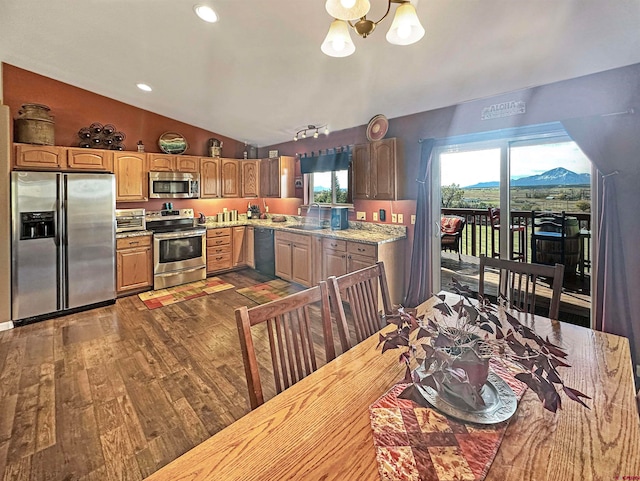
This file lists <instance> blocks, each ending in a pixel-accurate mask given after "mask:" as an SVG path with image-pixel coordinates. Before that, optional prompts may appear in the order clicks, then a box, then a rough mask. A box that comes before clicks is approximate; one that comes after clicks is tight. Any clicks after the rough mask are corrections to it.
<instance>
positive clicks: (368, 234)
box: [116, 216, 407, 245]
mask: <svg viewBox="0 0 640 481" xmlns="http://www.w3.org/2000/svg"><path fill="white" fill-rule="evenodd" d="M286 219H287V220H286V221H285V222H274V221H273V220H271V219H247V218H246V216H241V217H240V219H238V220H237V221H233V222H214V221H212V220H211V219H207V222H206V223H205V224H197V225H198V227H206V228H207V229H219V228H222V227H239V226H253V227H268V228H270V229H275V230H282V231H285V232H292V233H295V234H308V235H314V236H320V237H328V238H331V239H343V240H348V241H353V242H361V243H363V244H376V245H377V244H384V243H386V242H395V241H398V240H401V239H406V237H407V228H406V226H403V225H389V224H374V223H372V222H357V221H356V222H354V221H350V222H349V229H345V230H331V228H330V227H329V226H328V224H327V223H323V225H326V226H327V227H326V228H325V229H319V230H303V229H292V228H291V227H292V226H295V225H300V224H302V223H304V219H305V218H304V217H297V216H286ZM310 224H313V222H310ZM151 234H153V232H151V231H146V230H145V231H130V232H120V233H118V234H116V238H117V239H121V238H127V237H136V236H142V235H151Z"/></svg>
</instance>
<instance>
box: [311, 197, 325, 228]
mask: <svg viewBox="0 0 640 481" xmlns="http://www.w3.org/2000/svg"><path fill="white" fill-rule="evenodd" d="M314 205H315V206H317V207H318V227H321V226H322V220H321V214H322V212H321V211H320V204H318V203H317V202H314V203H313V204H309V207H307V217H308V216H309V211H311V207H313V206H314Z"/></svg>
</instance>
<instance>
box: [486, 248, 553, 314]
mask: <svg viewBox="0 0 640 481" xmlns="http://www.w3.org/2000/svg"><path fill="white" fill-rule="evenodd" d="M487 267H489V268H494V269H497V270H498V272H499V278H498V298H503V299H505V300H506V302H507V303H508V306H509V307H510V308H515V309H516V310H518V311H521V312H526V313H529V314H535V309H536V300H537V298H538V297H539V296H538V295H537V292H536V288H537V287H539V284H538V280H539V279H540V278H545V279H547V280H548V282H550V283H551V290H552V294H551V301H550V303H549V314H548V317H549V318H550V319H558V313H559V312H560V295H561V294H562V281H563V280H564V266H563V265H562V264H556V265H555V266H548V265H543V264H530V263H527V262H518V261H511V260H507V259H494V258H492V257H487V256H484V255H483V256H480V279H479V282H478V298H479V299H481V298H484V297H485V296H486V290H485V274H486V268H487Z"/></svg>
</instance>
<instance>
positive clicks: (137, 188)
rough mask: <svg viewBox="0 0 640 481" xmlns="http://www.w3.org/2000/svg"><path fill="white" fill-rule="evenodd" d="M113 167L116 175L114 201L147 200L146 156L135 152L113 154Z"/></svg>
mask: <svg viewBox="0 0 640 481" xmlns="http://www.w3.org/2000/svg"><path fill="white" fill-rule="evenodd" d="M113 167H114V172H115V174H116V201H120V202H127V201H130V202H133V201H139V200H148V194H147V192H148V190H149V181H148V171H149V170H148V169H147V156H146V154H144V153H137V152H114V153H113Z"/></svg>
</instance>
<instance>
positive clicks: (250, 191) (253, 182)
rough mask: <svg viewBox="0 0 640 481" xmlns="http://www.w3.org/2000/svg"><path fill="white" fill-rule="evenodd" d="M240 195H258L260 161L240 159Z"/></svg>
mask: <svg viewBox="0 0 640 481" xmlns="http://www.w3.org/2000/svg"><path fill="white" fill-rule="evenodd" d="M240 164H241V165H242V182H241V185H242V197H259V196H260V161H259V160H242V161H240Z"/></svg>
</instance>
